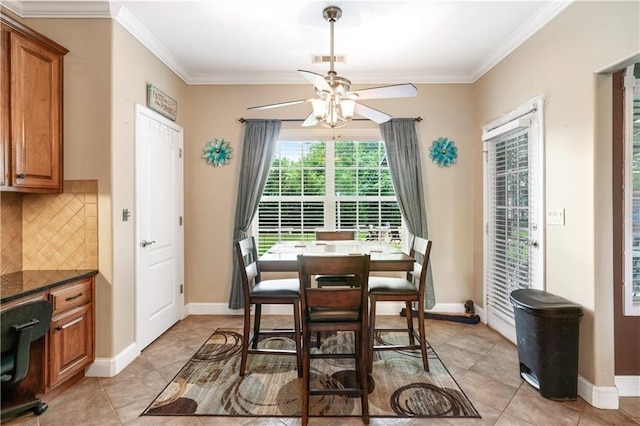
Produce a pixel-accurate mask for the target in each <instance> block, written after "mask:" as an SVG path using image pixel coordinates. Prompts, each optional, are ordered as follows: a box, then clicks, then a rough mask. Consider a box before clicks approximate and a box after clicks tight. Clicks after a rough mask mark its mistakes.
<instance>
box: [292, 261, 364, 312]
mask: <svg viewBox="0 0 640 426" xmlns="http://www.w3.org/2000/svg"><path fill="white" fill-rule="evenodd" d="M298 267H299V277H300V299H301V305H302V310H303V312H304V310H305V309H307V308H332V307H333V308H344V307H358V306H363V305H366V304H367V303H366V302H367V291H368V281H369V267H370V256H369V255H368V254H363V255H346V256H313V255H302V254H301V255H298ZM315 275H348V276H352V277H353V279H354V288H330V289H326V288H311V277H313V276H315Z"/></svg>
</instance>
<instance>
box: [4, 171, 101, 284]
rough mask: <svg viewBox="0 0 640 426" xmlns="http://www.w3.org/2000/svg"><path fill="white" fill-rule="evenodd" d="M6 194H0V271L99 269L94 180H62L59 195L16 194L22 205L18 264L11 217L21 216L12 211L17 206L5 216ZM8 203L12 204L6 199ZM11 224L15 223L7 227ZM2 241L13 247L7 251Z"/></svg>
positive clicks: (95, 187)
mask: <svg viewBox="0 0 640 426" xmlns="http://www.w3.org/2000/svg"><path fill="white" fill-rule="evenodd" d="M5 195H6V193H3V194H2V227H1V228H0V234H2V262H1V264H2V273H9V272H15V271H17V270H42V269H97V268H98V181H97V180H71V181H64V190H63V193H61V194H16V195H17V196H18V197H19V198H21V201H22V203H21V204H22V206H21V221H20V222H21V234H22V235H21V237H20V238H19V239H21V242H22V244H21V247H20V252H21V262H19V261H17V260H15V259H14V257H16V256H15V254H14V253H15V252H16V247H17V246H18V245H19V244H18V243H17V242H15V241H16V240H18V238H16V237H14V238H10V237H11V236H12V235H14V234H16V233H19V231H17V230H16V228H17V225H16V224H15V216H16V215H18V216H19V214H16V213H15V212H14V210H15V208H10V207H7V208H6V210H7V212H6V216H7V217H6V218H5ZM12 195H13V194H12ZM7 198H8V199H10V200H11V198H12V197H11V196H9V197H7ZM9 204H10V205H13V204H16V203H15V201H10V202H9ZM10 220H11V223H12V224H13V225H9V226H7V224H8V223H10ZM5 234H7V235H6V238H5ZM5 240H6V241H7V243H12V244H13V248H11V249H7V250H5V245H4V244H5ZM5 251H6V253H5ZM12 254H13V256H12ZM20 263H21V267H20ZM16 268H18V269H16ZM10 269H14V270H10Z"/></svg>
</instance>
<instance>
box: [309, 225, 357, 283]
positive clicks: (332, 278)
mask: <svg viewBox="0 0 640 426" xmlns="http://www.w3.org/2000/svg"><path fill="white" fill-rule="evenodd" d="M355 239H356V231H345V230H339V231H316V241H349V240H355ZM316 283H317V284H318V288H322V287H328V286H332V287H336V286H339V287H342V286H349V287H352V286H353V277H350V276H344V275H319V276H317V277H316Z"/></svg>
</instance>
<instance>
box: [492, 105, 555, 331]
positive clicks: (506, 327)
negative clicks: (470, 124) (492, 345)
mask: <svg viewBox="0 0 640 426" xmlns="http://www.w3.org/2000/svg"><path fill="white" fill-rule="evenodd" d="M544 102H545V99H544V95H538V96H536V97H535V98H533V99H531V100H529V101H527V102H525V103H524V104H522V105H520V106H518V107H517V108H515V109H514V110H513V111H511V112H509V113H507V114H505V115H503V116H501V117H500V118H498V119H496V120H494V121H492V122H490V123H488V124H487V125H485V126H483V127H482V132H483V137H482V143H483V145H484V144H486V143H487V142H486V141H488V140H490V139H492V138H494V137H496V136H498V135H499V134H502V133H505V131H500V128H502V127H503V126H504V127H509V126H515V127H517V126H518V120H519V119H520V118H522V117H524V116H529V115H530V114H533V116H531V117H532V119H533V120H534V122H535V124H533V125H532V126H531V130H530V133H529V135H530V137H529V152H531V150H532V149H533V150H535V155H536V156H537V164H535V165H534V166H533V169H531V168H530V170H534V172H535V173H536V174H537V176H535V178H536V184H537V187H538V200H537V202H538V205H537V208H536V209H535V211H536V217H537V223H538V225H537V226H538V230H537V234H536V238H535V239H536V240H537V250H538V258H537V259H536V261H537V264H536V268H537V269H538V271H537V272H538V273H537V274H536V278H537V280H536V281H535V282H534V283H533V285H532V286H531V288H535V289H539V290H544V289H545V288H546V265H545V257H546V244H545V241H546V217H545V185H544V171H545V168H544V163H545V157H544V154H545V151H544ZM515 127H514V128H515ZM502 130H504V129H502ZM507 131H508V130H507ZM492 132H494V133H497V134H493V135H492ZM532 144H535V146H532ZM482 171H483V172H482V173H483V218H482V219H483V220H482V223H483V228H484V230H483V271H484V272H483V279H482V281H483V286H482V300H483V305H484V309H485V318H484V322H485V323H487V324H488V323H489V316H490V315H491V308H490V307H489V304H488V296H489V295H488V290H487V286H488V282H487V263H488V253H489V246H488V245H489V244H488V238H487V223H488V218H489V203H488V202H487V197H488V195H489V194H490V192H489V191H490V188H489V164H488V153H487V151H486V150H485V147H484V146H483V162H482ZM531 217H532V216H531V212H530V220H531ZM491 326H492V327H493V328H494V329H495V330H496V331H498V332H499V333H500V334H502V335H503V336H504V337H506V338H507V339H509V340H511V341H512V342H513V343H516V334H515V321H514V322H513V324H511V323H510V322H508V321H506V320H502V319H501V318H499V319H498V321H495V322H494V323H493V324H491Z"/></svg>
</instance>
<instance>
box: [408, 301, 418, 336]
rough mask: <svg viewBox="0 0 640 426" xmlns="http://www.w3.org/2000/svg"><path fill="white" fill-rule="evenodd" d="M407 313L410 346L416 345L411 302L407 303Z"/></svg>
mask: <svg viewBox="0 0 640 426" xmlns="http://www.w3.org/2000/svg"><path fill="white" fill-rule="evenodd" d="M405 311H406V313H407V315H406V317H407V330H409V344H410V345H415V344H416V341H415V338H414V337H413V336H414V335H413V309H412V307H411V302H410V301H406V302H405Z"/></svg>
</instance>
